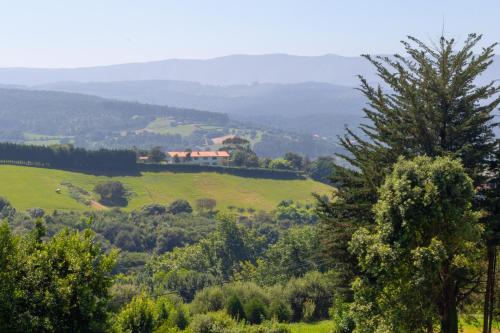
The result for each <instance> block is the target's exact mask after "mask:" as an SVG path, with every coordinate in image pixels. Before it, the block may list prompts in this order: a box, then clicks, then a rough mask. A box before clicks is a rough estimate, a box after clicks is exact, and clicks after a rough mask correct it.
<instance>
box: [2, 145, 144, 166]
mask: <svg viewBox="0 0 500 333" xmlns="http://www.w3.org/2000/svg"><path fill="white" fill-rule="evenodd" d="M0 162H1V163H5V164H20V165H35V166H43V167H51V168H62V169H76V170H94V171H99V170H135V168H136V154H135V152H134V151H132V150H108V149H99V150H86V149H83V148H75V147H73V146H72V145H56V146H49V147H47V146H35V145H22V144H15V143H0Z"/></svg>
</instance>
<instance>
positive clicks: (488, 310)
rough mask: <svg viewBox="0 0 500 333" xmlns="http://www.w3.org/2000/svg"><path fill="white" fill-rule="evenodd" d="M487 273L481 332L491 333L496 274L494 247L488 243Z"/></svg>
mask: <svg viewBox="0 0 500 333" xmlns="http://www.w3.org/2000/svg"><path fill="white" fill-rule="evenodd" d="M487 256H488V273H487V280H486V292H485V295H484V313H483V333H491V326H492V323H493V308H494V307H495V305H494V304H493V302H494V292H495V274H496V247H495V245H491V244H490V245H488V248H487Z"/></svg>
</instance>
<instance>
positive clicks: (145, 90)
mask: <svg viewBox="0 0 500 333" xmlns="http://www.w3.org/2000/svg"><path fill="white" fill-rule="evenodd" d="M359 74H361V75H363V76H364V77H365V78H366V79H367V80H368V81H370V82H376V81H377V78H376V76H375V73H374V70H373V66H372V65H371V64H370V63H369V62H368V61H367V60H366V59H364V58H362V57H343V56H338V55H332V54H328V55H324V56H293V55H286V54H269V55H231V56H225V57H219V58H213V59H206V60H193V59H187V60H183V59H170V60H163V61H153V62H145V63H130V64H120V65H112V66H98V67H87V68H73V69H33V68H0V84H5V85H15V86H16V87H18V88H23V89H36V90H51V91H64V92H73V93H83V94H88V95H95V96H100V97H105V98H112V99H118V100H124V101H132V102H141V103H150V104H159V105H168V106H173V107H181V108H193V109H200V110H208V111H214V112H223V113H227V114H229V115H230V116H231V117H232V118H233V119H236V120H240V121H250V122H253V123H256V124H259V125H267V126H273V127H278V128H281V129H285V130H292V131H296V132H302V133H307V134H313V135H316V134H317V135H320V136H325V137H334V136H336V135H338V134H339V133H341V132H342V131H343V128H344V126H345V125H349V126H350V127H355V126H356V124H358V123H359V122H360V120H361V117H362V112H361V109H362V107H363V105H364V103H365V100H364V98H363V96H362V95H361V94H360V93H359V91H357V90H355V89H354V87H356V86H358V84H359V79H358V77H357V75H359ZM499 78H500V57H499V56H496V57H495V61H494V63H493V65H492V66H491V67H490V68H489V69H488V71H487V73H485V75H483V76H482V77H481V79H480V81H479V83H486V82H489V81H491V80H495V79H499Z"/></svg>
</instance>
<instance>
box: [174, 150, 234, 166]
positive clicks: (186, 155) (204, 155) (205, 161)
mask: <svg viewBox="0 0 500 333" xmlns="http://www.w3.org/2000/svg"><path fill="white" fill-rule="evenodd" d="M167 155H168V161H169V162H170V163H172V164H177V163H182V164H198V165H227V164H228V161H229V156H230V155H229V153H228V152H227V151H169V152H168V153H167Z"/></svg>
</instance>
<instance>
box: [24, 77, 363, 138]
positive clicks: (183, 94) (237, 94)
mask: <svg viewBox="0 0 500 333" xmlns="http://www.w3.org/2000/svg"><path fill="white" fill-rule="evenodd" d="M32 88H33V89H42V90H54V91H66V92H76V93H84V94H89V95H96V96H101V97H106V98H113V99H118V100H126V101H133V102H142V103H154V104H162V105H170V106H177V107H187V108H195V109H200V110H210V111H216V112H223V113H227V114H228V115H229V116H230V117H232V118H233V119H237V120H243V121H250V122H253V123H256V124H259V125H270V126H274V127H277V128H281V129H286V130H292V131H296V132H301V133H308V134H317V135H321V136H327V137H329V138H334V137H335V136H336V135H338V134H340V133H342V131H343V129H344V127H345V126H346V125H349V126H350V127H355V126H357V125H358V124H359V123H360V122H361V109H362V107H363V104H364V100H363V98H362V96H361V93H360V92H359V91H357V90H355V89H354V88H353V87H347V86H339V85H332V84H327V83H317V82H306V83H296V84H273V83H254V84H250V85H229V86H215V85H203V84H200V83H196V82H185V81H184V82H183V81H162V80H155V81H145V80H144V81H121V82H58V83H53V84H45V85H39V86H34V87H32Z"/></svg>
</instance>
